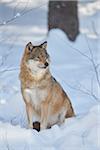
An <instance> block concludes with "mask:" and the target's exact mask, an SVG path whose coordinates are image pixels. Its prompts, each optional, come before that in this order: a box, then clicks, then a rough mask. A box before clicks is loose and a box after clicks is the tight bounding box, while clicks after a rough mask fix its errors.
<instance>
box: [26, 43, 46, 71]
mask: <svg viewBox="0 0 100 150" xmlns="http://www.w3.org/2000/svg"><path fill="white" fill-rule="evenodd" d="M46 47H47V42H44V43H42V44H41V45H38V46H33V45H32V43H31V42H29V43H28V44H27V45H26V48H25V53H24V60H25V61H26V64H27V67H29V68H30V69H31V71H32V72H33V73H34V74H35V73H42V72H45V71H46V70H47V69H48V67H49V55H48V53H47V51H46Z"/></svg>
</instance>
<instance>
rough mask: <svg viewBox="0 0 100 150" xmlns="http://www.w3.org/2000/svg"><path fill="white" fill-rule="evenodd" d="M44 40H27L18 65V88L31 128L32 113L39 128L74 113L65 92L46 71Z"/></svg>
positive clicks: (47, 57) (51, 124)
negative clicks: (38, 43)
mask: <svg viewBox="0 0 100 150" xmlns="http://www.w3.org/2000/svg"><path fill="white" fill-rule="evenodd" d="M46 49H47V42H44V43H42V44H40V45H38V46H34V45H33V44H32V43H31V42H29V43H28V44H27V45H26V47H25V50H24V54H23V57H22V60H21V67H20V81H21V92H22V96H23V99H24V102H25V105H26V112H27V117H28V126H29V128H33V117H35V118H36V121H38V122H39V123H40V130H43V129H47V128H50V127H51V126H53V125H54V124H58V125H61V124H62V123H63V122H64V121H65V118H69V117H73V116H75V113H74V109H73V107H72V104H71V101H70V99H69V97H68V95H67V94H66V93H65V91H64V90H63V88H62V87H61V85H60V84H59V83H58V82H57V81H56V79H55V78H54V77H53V76H52V74H51V73H50V69H49V65H50V56H49V54H48V53H47V50H46Z"/></svg>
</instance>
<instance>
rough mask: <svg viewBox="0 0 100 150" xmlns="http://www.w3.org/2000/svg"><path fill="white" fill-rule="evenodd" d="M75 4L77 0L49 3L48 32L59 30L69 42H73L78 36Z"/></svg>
mask: <svg viewBox="0 0 100 150" xmlns="http://www.w3.org/2000/svg"><path fill="white" fill-rule="evenodd" d="M77 3H78V2H77V0H76V1H49V12H48V30H50V29H53V28H60V29H62V30H63V31H64V32H65V33H66V34H67V36H68V38H69V40H71V41H75V39H76V37H77V35H78V34H79V21H78V10H77Z"/></svg>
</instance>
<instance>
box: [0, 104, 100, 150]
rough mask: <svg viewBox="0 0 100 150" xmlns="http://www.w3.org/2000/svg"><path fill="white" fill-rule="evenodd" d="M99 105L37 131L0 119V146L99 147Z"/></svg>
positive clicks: (60, 149) (40, 149)
mask: <svg viewBox="0 0 100 150" xmlns="http://www.w3.org/2000/svg"><path fill="white" fill-rule="evenodd" d="M99 109H100V105H99V106H98V105H96V106H94V107H93V108H92V109H90V111H89V113H88V114H87V115H85V116H79V117H76V118H71V119H67V120H66V122H65V123H64V124H63V125H62V126H61V127H58V126H57V125H54V126H53V127H52V128H51V129H48V130H44V131H41V132H39V133H38V132H37V131H35V130H31V129H25V128H21V127H20V126H18V125H17V126H12V125H11V124H8V123H2V122H0V129H1V130H0V135H1V136H0V144H1V149H6V148H7V147H9V149H15V150H17V149H19V148H20V149H21V150H24V149H30V150H32V149H33V148H34V149H35V150H44V149H46V150H49V149H50V150H66V149H71V150H74V149H79V148H80V150H91V149H93V150H95V149H96V150H99V146H100V143H99V138H100V119H99V118H98V117H97V116H98V115H100V112H99ZM98 130H99V131H98Z"/></svg>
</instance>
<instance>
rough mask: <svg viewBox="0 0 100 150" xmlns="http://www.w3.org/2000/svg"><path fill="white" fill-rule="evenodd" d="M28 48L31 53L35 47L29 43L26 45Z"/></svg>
mask: <svg viewBox="0 0 100 150" xmlns="http://www.w3.org/2000/svg"><path fill="white" fill-rule="evenodd" d="M26 47H27V49H28V50H29V51H32V49H33V45H32V43H31V42H29V43H28V44H27V45H26Z"/></svg>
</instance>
